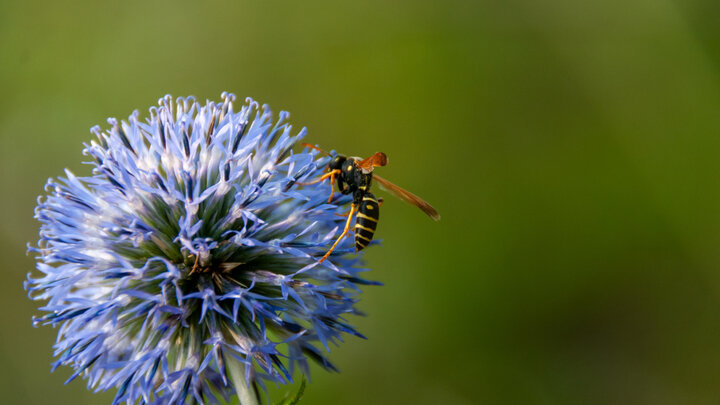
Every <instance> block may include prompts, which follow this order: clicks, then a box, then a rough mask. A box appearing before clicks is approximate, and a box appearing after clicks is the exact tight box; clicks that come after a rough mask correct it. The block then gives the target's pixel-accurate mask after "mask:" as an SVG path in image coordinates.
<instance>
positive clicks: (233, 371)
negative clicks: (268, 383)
mask: <svg viewBox="0 0 720 405" xmlns="http://www.w3.org/2000/svg"><path fill="white" fill-rule="evenodd" d="M228 357H230V356H228ZM228 360H230V361H226V366H227V370H228V374H230V380H231V381H232V384H233V386H234V387H235V391H236V392H237V396H238V399H239V400H240V405H259V403H258V400H257V396H256V395H255V390H254V389H253V388H252V387H250V386H249V385H248V383H247V380H246V379H245V372H244V371H243V366H242V364H240V362H239V361H237V360H235V359H233V358H232V357H230V358H229V359H228Z"/></svg>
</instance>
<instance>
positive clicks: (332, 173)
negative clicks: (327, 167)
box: [295, 169, 340, 186]
mask: <svg viewBox="0 0 720 405" xmlns="http://www.w3.org/2000/svg"><path fill="white" fill-rule="evenodd" d="M339 173H340V170H338V169H335V170H332V171H330V172H329V173H325V174H323V175H322V176H320V178H319V179H317V180H315V181H311V182H309V183H295V184H297V185H299V186H309V185H311V184H316V183H320V182H321V181H325V179H327V178H328V177H331V178H334V177H335V175H337V174H339Z"/></svg>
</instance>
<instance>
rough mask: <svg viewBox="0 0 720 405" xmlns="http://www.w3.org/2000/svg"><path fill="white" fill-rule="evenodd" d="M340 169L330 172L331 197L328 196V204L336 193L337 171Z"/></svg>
mask: <svg viewBox="0 0 720 405" xmlns="http://www.w3.org/2000/svg"><path fill="white" fill-rule="evenodd" d="M336 171H338V172H339V171H340V170H333V171H331V172H330V198H328V204H330V202H331V201H332V197H333V194H335V172H336Z"/></svg>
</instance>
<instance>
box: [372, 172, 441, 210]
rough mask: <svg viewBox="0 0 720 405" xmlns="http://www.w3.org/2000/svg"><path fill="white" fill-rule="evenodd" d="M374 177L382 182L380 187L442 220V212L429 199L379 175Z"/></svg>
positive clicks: (379, 182)
mask: <svg viewBox="0 0 720 405" xmlns="http://www.w3.org/2000/svg"><path fill="white" fill-rule="evenodd" d="M373 179H374V180H375V181H377V182H378V184H380V188H382V189H383V190H385V191H387V192H389V193H391V194H393V195H394V196H395V197H397V198H399V199H401V200H403V201H405V202H407V203H410V204H412V205H414V206H416V207H418V208H420V209H421V210H422V211H423V212H424V213H426V214H428V216H429V217H430V218H432V219H434V220H436V221H439V220H440V214H438V212H437V211H436V210H435V208H433V207H432V205H430V204H428V203H427V201H425V200H423V199H422V198H420V197H418V196H416V195H415V194H413V193H411V192H409V191H407V190H405V189H403V188H400V187H398V186H396V185H394V184H392V183H391V182H389V181H388V180H386V179H384V178H382V177H380V176H378V175H373Z"/></svg>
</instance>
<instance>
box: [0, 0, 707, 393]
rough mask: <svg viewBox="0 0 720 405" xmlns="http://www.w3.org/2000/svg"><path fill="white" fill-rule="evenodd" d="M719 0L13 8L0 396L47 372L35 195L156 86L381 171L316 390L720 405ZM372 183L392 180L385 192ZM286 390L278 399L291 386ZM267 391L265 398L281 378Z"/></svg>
mask: <svg viewBox="0 0 720 405" xmlns="http://www.w3.org/2000/svg"><path fill="white" fill-rule="evenodd" d="M718 18H720V6H718V2H716V1H706V2H701V1H685V0H684V1H679V0H678V1H671V0H632V1H617V0H610V1H606V0H604V1H600V0H596V1H583V2H572V1H563V0H550V1H534V0H514V1H499V2H490V1H478V0H475V1H471V0H468V1H461V0H443V1H440V0H436V1H424V0H412V1H410V0H408V1H386V0H370V1H314V0H303V1H275V0H264V1H259V0H255V1H230V2H220V1H207V2H198V1H192V2H191V1H153V0H150V1H122V2H120V1H116V2H99V1H75V2H65V1H43V2H38V1H24V2H21V1H16V0H10V1H8V0H3V1H2V2H0V170H1V173H0V192H1V193H2V195H1V197H0V212H1V215H2V217H1V218H0V258H2V265H1V268H0V271H1V272H2V278H1V279H0V398H1V402H2V403H4V404H58V403H72V404H96V403H109V402H110V400H111V398H112V396H113V394H112V393H104V394H92V393H90V392H88V391H87V390H86V389H85V386H84V381H82V380H77V381H75V382H73V383H71V384H69V385H68V386H63V382H64V380H65V379H66V378H67V377H68V376H69V375H70V372H69V370H68V369H61V370H59V371H57V372H55V373H53V374H50V366H49V363H50V361H51V345H52V343H53V341H54V335H55V333H56V330H53V329H52V328H49V327H42V328H38V329H34V328H32V326H31V321H30V318H31V316H32V315H33V314H37V313H38V312H37V310H36V308H37V306H39V303H35V302H30V301H29V300H28V299H27V298H26V296H25V292H24V291H23V289H22V281H23V279H24V278H25V275H26V273H27V272H28V271H31V270H32V269H33V267H34V261H33V259H32V257H30V256H26V255H25V245H26V243H27V242H34V241H36V240H37V229H38V224H37V223H36V222H35V221H34V220H33V218H32V215H33V208H34V205H35V198H36V197H37V195H39V194H41V193H43V189H42V187H43V184H44V182H45V180H46V179H47V178H48V177H53V176H57V175H61V174H62V170H63V168H65V167H68V168H70V169H72V170H74V171H76V172H79V173H87V172H88V170H89V169H88V167H87V166H84V165H82V164H81V163H80V162H82V161H83V160H87V158H86V157H83V156H82V155H81V153H80V151H81V149H82V146H81V144H82V142H85V141H88V140H90V139H91V135H90V133H89V132H88V129H89V128H90V127H91V126H92V125H95V124H101V125H105V119H106V117H108V116H114V117H119V118H124V117H127V116H128V115H129V114H130V113H131V112H132V110H134V109H139V110H140V111H141V112H143V114H145V113H146V112H147V108H148V107H149V106H151V105H155V103H156V101H157V99H158V98H159V97H161V96H163V95H164V94H166V93H171V94H173V95H176V96H180V95H190V94H192V95H195V96H197V97H198V98H199V99H201V100H204V99H206V98H210V99H214V100H219V98H220V97H219V96H220V93H221V92H222V91H223V90H227V91H231V92H234V93H235V94H237V95H238V97H240V98H244V97H245V96H252V97H254V98H255V99H257V100H259V101H260V102H264V103H269V104H270V105H271V106H272V108H273V109H274V110H275V111H276V112H277V111H279V110H281V109H285V110H288V111H290V112H291V113H292V116H291V121H292V122H293V123H294V124H295V125H296V126H303V125H304V126H307V127H308V130H309V136H308V138H306V139H308V140H309V141H310V142H313V143H317V144H320V145H322V146H324V147H326V148H328V149H336V150H338V151H340V152H343V153H348V154H353V155H360V156H367V155H369V154H371V153H373V152H376V151H383V152H385V153H386V154H387V155H388V156H389V159H390V164H389V165H388V166H387V167H385V168H382V169H380V170H381V172H382V175H383V176H385V177H387V178H389V179H391V180H393V181H394V182H396V183H397V184H399V185H402V186H404V187H406V188H408V189H409V190H412V191H413V192H415V193H417V194H418V195H421V196H423V197H424V198H426V199H427V200H428V201H429V202H431V203H432V204H433V205H434V206H435V207H436V208H437V209H438V210H439V211H440V213H441V214H442V216H443V219H442V220H441V221H440V222H438V223H433V221H431V220H429V219H428V218H427V217H425V216H424V215H423V214H422V213H421V212H420V211H418V210H417V209H415V208H413V207H411V206H408V205H405V204H403V203H402V202H400V201H399V200H395V199H391V198H386V202H385V205H384V206H383V216H382V221H381V223H380V226H379V228H378V232H377V234H376V236H377V237H378V238H381V239H383V240H384V243H383V246H381V247H373V248H371V249H369V251H368V254H367V255H366V258H367V260H368V262H369V265H370V266H371V267H372V268H373V271H372V273H371V278H374V279H376V280H380V281H382V282H384V283H385V286H384V287H370V288H366V291H365V293H364V294H363V295H362V301H361V303H360V308H361V309H362V310H363V311H365V312H367V313H368V314H369V316H368V317H365V318H358V319H355V320H354V321H355V323H356V324H357V325H358V326H359V328H360V330H361V331H362V332H363V333H364V334H365V335H367V336H368V337H369V340H367V341H364V340H361V339H356V338H352V337H349V338H348V339H347V342H346V343H345V344H344V345H342V346H341V347H339V348H336V349H334V350H333V352H332V353H331V355H330V356H331V359H332V360H333V361H334V362H335V363H336V364H337V365H338V367H339V368H340V369H341V371H342V372H341V373H340V374H330V373H325V372H323V371H321V370H320V369H317V368H316V369H314V370H313V371H314V372H313V375H312V378H313V381H312V383H311V384H310V386H309V387H308V389H307V394H306V397H305V399H304V401H303V402H301V403H306V404H338V403H343V404H368V403H380V404H396V403H413V404H495V403H512V404H522V403H532V404H580V403H583V404H594V403H595V404H606V403H632V404H680V403H682V404H688V403H692V404H700V403H718V401H720V312H719V311H718V308H720V249H718V247H719V246H720V201H719V200H720V160H719V159H718V156H720V136H719V135H720V70H719V66H720V39H719V38H720V25H718ZM378 194H380V193H378ZM280 391H282V390H280ZM280 391H274V392H273V395H274V398H279V397H280V394H281V392H280Z"/></svg>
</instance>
